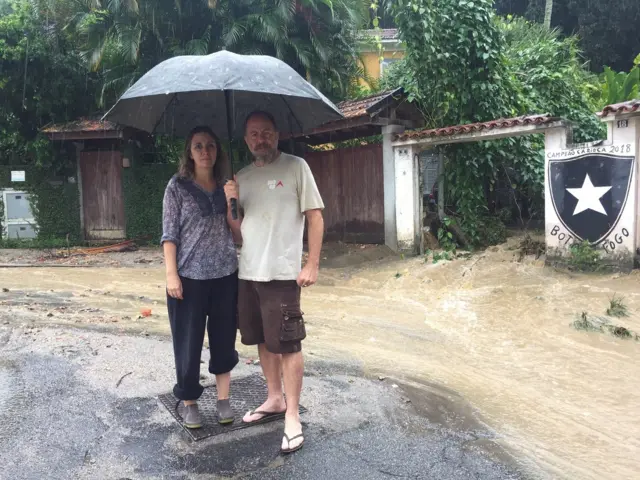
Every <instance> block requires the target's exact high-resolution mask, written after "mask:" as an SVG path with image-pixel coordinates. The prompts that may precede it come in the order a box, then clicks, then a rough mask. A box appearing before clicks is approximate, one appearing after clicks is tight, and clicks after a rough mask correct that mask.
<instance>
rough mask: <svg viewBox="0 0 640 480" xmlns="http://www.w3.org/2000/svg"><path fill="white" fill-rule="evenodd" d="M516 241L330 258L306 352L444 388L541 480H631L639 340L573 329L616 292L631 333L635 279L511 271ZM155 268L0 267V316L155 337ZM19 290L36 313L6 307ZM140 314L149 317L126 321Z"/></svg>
mask: <svg viewBox="0 0 640 480" xmlns="http://www.w3.org/2000/svg"><path fill="white" fill-rule="evenodd" d="M514 244H515V239H512V240H511V242H510V244H509V245H504V246H501V247H499V248H495V249H493V250H489V251H487V252H483V253H480V254H477V255H474V256H472V257H470V258H468V259H459V260H456V261H454V262H449V263H439V264H436V265H433V264H432V263H431V262H428V263H426V262H425V261H424V259H422V258H410V259H400V258H396V257H394V256H392V255H390V254H389V253H388V252H386V251H385V249H383V248H380V247H366V248H362V249H353V250H349V251H348V252H339V253H340V254H338V255H333V254H331V255H328V257H329V258H328V259H327V261H326V262H325V266H324V270H322V274H321V278H320V281H319V284H318V285H317V286H315V287H313V288H311V289H309V290H305V291H304V297H303V303H302V310H303V311H304V313H305V317H306V321H307V324H308V329H307V332H308V339H307V341H306V343H305V351H306V354H307V355H308V357H309V358H316V359H325V358H326V359H329V358H330V359H332V360H344V361H345V362H361V363H362V365H363V366H364V368H365V371H366V372H368V373H369V374H370V375H371V376H379V375H382V376H386V377H389V378H391V379H395V380H397V381H398V382H402V383H403V384H406V385H409V386H413V387H415V388H417V389H419V390H418V391H422V392H423V395H425V396H426V395H429V391H430V388H431V387H430V386H432V385H434V384H435V385H439V386H442V387H444V388H446V389H447V391H450V392H451V400H452V401H453V400H455V398H456V397H458V396H459V397H461V398H463V399H464V400H466V401H467V402H469V403H470V404H471V405H472V407H473V408H474V410H475V412H476V414H477V416H478V418H479V419H480V420H481V421H482V422H484V423H486V424H487V425H488V426H489V427H490V428H491V429H493V430H494V431H496V432H497V433H498V434H499V435H500V439H499V440H498V441H499V443H501V444H502V445H503V446H505V447H506V448H507V449H508V450H509V451H511V452H512V453H514V454H515V455H516V456H517V457H518V458H519V459H521V460H522V461H523V462H525V463H526V464H527V465H529V466H530V467H531V468H533V470H535V471H538V472H540V473H541V475H542V476H543V477H544V478H567V479H585V480H587V479H631V478H640V460H639V459H638V458H639V454H640V419H638V416H637V414H636V412H637V410H638V405H640V382H639V379H640V342H638V341H635V340H629V339H619V338H616V337H613V336H612V335H610V334H608V333H591V332H583V331H577V330H575V329H574V328H573V327H572V326H571V323H572V322H573V321H574V320H575V319H576V318H577V316H578V315H580V314H581V313H582V312H588V313H589V314H590V315H597V316H605V312H606V309H607V307H608V304H609V300H610V299H611V298H612V297H613V295H614V294H617V295H618V296H622V297H624V301H625V303H626V305H627V307H628V309H629V312H630V317H627V318H621V319H611V321H612V322H614V323H616V324H619V325H622V326H624V327H627V328H628V329H630V330H632V331H634V332H640V321H639V320H638V319H639V317H638V314H637V313H638V312H640V288H639V287H640V275H638V274H637V273H636V272H634V273H633V274H631V275H611V274H608V275H598V276H594V275H578V274H568V273H564V272H557V271H554V270H553V269H550V268H544V267H543V266H542V263H541V262H540V261H535V260H533V259H525V260H524V261H523V262H517V261H516V259H515V257H514V255H515V253H516V252H515V251H514V250H513V249H512V248H511V247H513V246H514ZM155 255H157V254H155ZM0 263H1V262H0ZM163 273H164V269H163V266H162V265H160V264H158V263H157V262H156V263H151V264H147V265H144V266H137V267H133V266H127V267H122V268H119V267H97V266H95V267H88V268H73V269H71V268H69V269H67V268H47V267H42V268H8V269H0V275H1V278H2V280H1V281H0V288H1V287H7V288H9V290H10V291H9V292H6V293H0V301H2V302H5V303H6V305H2V306H0V308H2V309H3V310H4V309H7V308H8V309H10V312H11V313H10V315H11V318H12V320H11V321H12V322H13V321H15V322H19V321H20V319H21V317H23V316H24V318H25V319H26V318H32V317H33V315H34V314H36V315H37V318H38V321H41V322H42V323H53V324H63V325H66V324H68V325H74V326H78V325H86V324H88V325H94V326H95V325H97V326H100V327H101V328H107V329H109V330H113V331H122V332H127V331H137V332H140V331H144V332H147V333H162V334H167V333H168V320H167V316H166V307H165V305H164V276H163ZM25 292H26V293H28V294H29V295H30V297H31V298H33V302H34V304H35V303H37V304H38V305H35V306H34V305H31V306H30V305H29V302H24V304H19V302H17V300H16V301H12V298H14V297H13V296H14V295H16V296H18V295H22V294H24V293H25ZM87 305H88V306H90V308H87ZM144 307H149V308H151V309H152V312H153V315H152V316H151V317H148V318H138V315H139V313H140V309H141V308H144ZM30 309H31V310H30ZM5 311H6V310H5ZM239 348H240V350H241V353H243V354H245V355H250V354H254V349H252V348H246V347H243V346H240V347H239ZM3 368H4V366H2V365H1V364H0V405H2V402H3V398H4V397H3V395H5V394H4V393H2V390H3V388H2V381H3V380H2V378H3V377H2V375H3V372H5V371H6V369H4V370H3ZM427 414H430V415H433V416H434V417H437V416H438V415H439V412H438V411H433V412H427Z"/></svg>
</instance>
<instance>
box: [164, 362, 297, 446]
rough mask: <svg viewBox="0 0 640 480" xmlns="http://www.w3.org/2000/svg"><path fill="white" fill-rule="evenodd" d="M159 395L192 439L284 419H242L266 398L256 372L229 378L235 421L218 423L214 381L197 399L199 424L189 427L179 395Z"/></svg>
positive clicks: (261, 381)
mask: <svg viewBox="0 0 640 480" xmlns="http://www.w3.org/2000/svg"><path fill="white" fill-rule="evenodd" d="M158 398H159V399H160V401H161V402H162V404H163V405H164V406H165V407H166V408H167V410H169V413H171V415H172V416H173V418H175V419H176V421H177V422H178V423H179V424H180V426H181V427H182V428H183V429H184V431H185V432H187V433H188V434H189V436H190V437H191V438H192V439H193V440H195V441H198V440H203V439H205V438H208V437H213V436H215V435H220V434H221V433H226V432H232V431H234V430H240V429H241V428H248V427H251V426H252V425H257V424H260V425H262V424H264V423H268V422H272V421H274V420H282V419H284V413H283V414H281V415H274V416H272V417H269V418H267V419H265V420H262V421H260V422H256V423H252V424H246V423H244V422H243V421H242V417H243V416H244V414H245V413H247V411H248V410H251V409H253V408H257V407H258V406H260V405H262V403H263V402H264V401H265V399H266V398H267V384H266V383H265V382H264V380H263V379H262V376H260V375H259V374H254V375H248V376H246V377H240V378H238V379H232V380H231V408H232V409H233V413H234V414H235V421H234V422H233V423H232V424H231V425H220V424H219V423H218V421H217V419H216V401H217V399H218V394H217V391H216V386H215V385H209V386H206V387H205V388H204V392H203V393H202V396H201V397H200V399H199V400H198V409H199V410H200V415H202V422H203V425H202V428H197V429H190V428H185V427H184V426H183V425H182V414H183V410H184V405H183V404H182V402H180V405H179V407H178V408H177V409H176V404H177V403H178V399H177V398H176V397H175V396H174V395H173V393H167V394H164V395H160V396H159V397H158ZM306 411H307V409H306V408H304V407H303V406H302V405H300V413H301V414H302V413H305V412H306Z"/></svg>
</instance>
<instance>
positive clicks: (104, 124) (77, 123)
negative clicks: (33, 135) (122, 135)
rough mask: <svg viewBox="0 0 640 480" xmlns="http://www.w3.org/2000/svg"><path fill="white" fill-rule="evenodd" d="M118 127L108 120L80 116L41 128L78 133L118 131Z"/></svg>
mask: <svg viewBox="0 0 640 480" xmlns="http://www.w3.org/2000/svg"><path fill="white" fill-rule="evenodd" d="M118 130H120V127H118V125H116V124H115V123H113V122H109V121H108V120H104V121H103V120H97V119H90V118H81V119H79V120H74V121H73V122H67V123H58V124H55V125H50V126H48V127H46V128H43V129H42V131H43V132H44V133H71V132H73V133H78V132H110V131H118Z"/></svg>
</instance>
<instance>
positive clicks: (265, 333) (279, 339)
mask: <svg viewBox="0 0 640 480" xmlns="http://www.w3.org/2000/svg"><path fill="white" fill-rule="evenodd" d="M238 325H239V327H240V336H241V341H242V343H243V344H244V345H258V344H261V343H264V344H265V345H266V347H267V350H268V351H269V352H271V353H295V352H300V351H301V350H302V344H301V341H302V340H304V339H305V337H306V336H307V334H306V329H305V326H304V319H303V313H302V311H301V310H300V287H299V286H298V284H297V282H296V281H295V280H274V281H271V282H253V281H249V280H240V282H239V285H238Z"/></svg>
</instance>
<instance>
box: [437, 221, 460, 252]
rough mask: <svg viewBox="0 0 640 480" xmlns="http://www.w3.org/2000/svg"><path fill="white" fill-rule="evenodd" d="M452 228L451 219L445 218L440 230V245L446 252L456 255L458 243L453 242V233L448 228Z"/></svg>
mask: <svg viewBox="0 0 640 480" xmlns="http://www.w3.org/2000/svg"><path fill="white" fill-rule="evenodd" d="M450 226H451V219H450V218H449V217H444V218H443V219H442V226H441V227H440V228H439V229H438V243H439V244H440V248H442V250H444V251H445V252H452V253H453V254H454V255H455V253H456V242H455V241H454V240H453V233H451V232H450V231H449V230H448V227H450Z"/></svg>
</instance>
